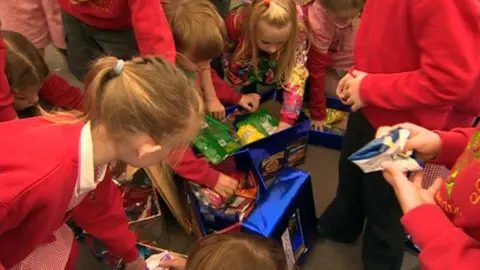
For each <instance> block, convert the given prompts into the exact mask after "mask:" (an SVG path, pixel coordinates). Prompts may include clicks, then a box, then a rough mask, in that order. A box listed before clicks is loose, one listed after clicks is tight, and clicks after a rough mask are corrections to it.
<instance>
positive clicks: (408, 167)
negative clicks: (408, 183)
mask: <svg viewBox="0 0 480 270" xmlns="http://www.w3.org/2000/svg"><path fill="white" fill-rule="evenodd" d="M409 136H410V131H409V130H407V129H402V128H398V129H394V130H392V131H390V133H389V134H387V135H385V136H382V137H380V138H377V139H375V140H373V141H371V142H369V143H368V144H367V145H365V146H364V147H363V148H361V149H360V150H358V151H357V152H355V153H353V154H352V155H351V156H350V157H349V158H348V159H349V160H350V161H352V162H353V163H355V164H356V165H357V166H358V167H360V169H362V171H363V172H364V173H370V172H376V171H382V170H383V169H382V167H380V164H381V163H382V162H384V161H387V160H390V161H392V162H394V163H396V164H397V165H399V166H400V167H401V168H402V169H403V170H404V171H418V170H421V169H422V168H423V163H422V162H419V161H417V160H416V159H415V158H414V156H413V152H412V151H409V152H407V153H404V152H403V148H404V146H405V143H406V142H407V139H408V137H409Z"/></svg>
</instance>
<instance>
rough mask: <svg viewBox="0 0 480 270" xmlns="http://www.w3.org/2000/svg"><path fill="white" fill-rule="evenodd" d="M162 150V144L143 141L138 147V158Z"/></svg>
mask: <svg viewBox="0 0 480 270" xmlns="http://www.w3.org/2000/svg"><path fill="white" fill-rule="evenodd" d="M160 151H162V146H161V145H158V144H154V143H144V144H142V145H141V146H140V148H138V158H139V159H141V158H143V157H146V156H149V155H152V154H157V153H160Z"/></svg>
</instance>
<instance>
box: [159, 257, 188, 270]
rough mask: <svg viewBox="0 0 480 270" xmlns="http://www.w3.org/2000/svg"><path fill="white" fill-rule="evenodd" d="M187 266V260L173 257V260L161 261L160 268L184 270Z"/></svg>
mask: <svg viewBox="0 0 480 270" xmlns="http://www.w3.org/2000/svg"><path fill="white" fill-rule="evenodd" d="M186 264H187V260H186V259H184V258H180V257H175V258H174V259H173V260H169V261H161V262H160V265H159V266H160V267H162V268H167V269H171V270H184V269H185V266H186Z"/></svg>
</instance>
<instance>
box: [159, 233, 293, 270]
mask: <svg viewBox="0 0 480 270" xmlns="http://www.w3.org/2000/svg"><path fill="white" fill-rule="evenodd" d="M160 266H161V267H165V268H171V269H172V270H245V269H262V270H286V269H287V260H286V258H285V253H284V251H283V249H282V247H281V245H280V244H279V243H278V242H276V241H275V240H273V239H270V238H266V237H263V236H259V235H253V234H246V233H239V232H235V233H227V234H212V235H210V236H207V237H205V238H203V239H202V240H200V241H199V242H198V243H197V244H196V245H195V246H194V247H193V249H192V250H191V251H190V253H189V255H188V259H187V260H185V259H182V258H175V259H174V260H171V261H163V262H162V264H161V265H160Z"/></svg>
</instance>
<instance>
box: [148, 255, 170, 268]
mask: <svg viewBox="0 0 480 270" xmlns="http://www.w3.org/2000/svg"><path fill="white" fill-rule="evenodd" d="M170 260H173V257H172V255H170V253H168V252H167V251H164V252H162V253H159V254H154V255H152V256H150V257H148V259H147V260H146V261H145V263H146V264H147V267H146V268H145V269H146V270H168V269H167V268H163V267H160V266H159V265H160V262H162V261H170Z"/></svg>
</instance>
